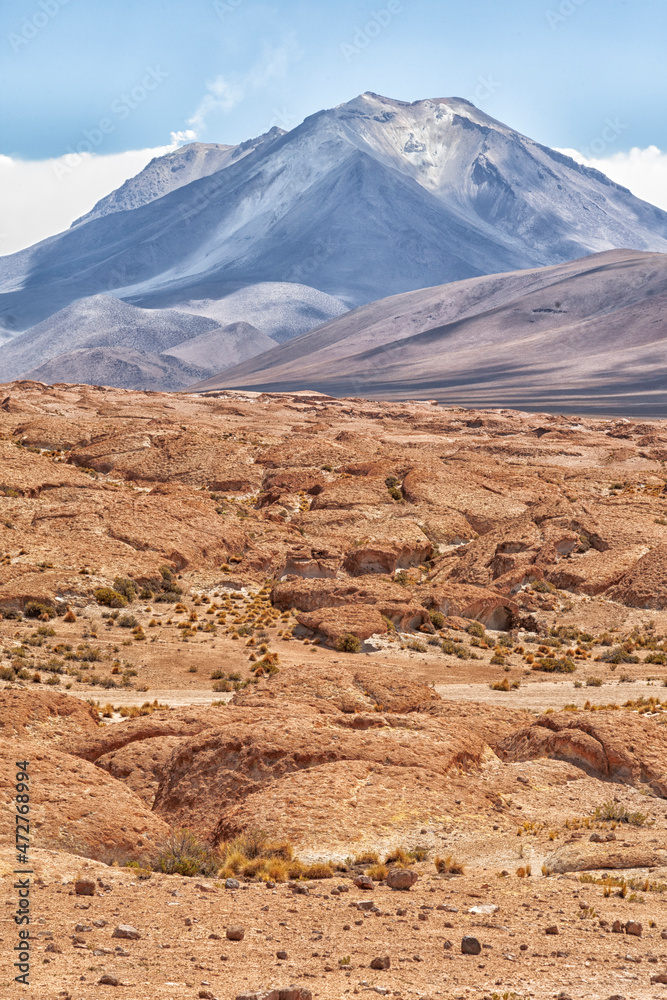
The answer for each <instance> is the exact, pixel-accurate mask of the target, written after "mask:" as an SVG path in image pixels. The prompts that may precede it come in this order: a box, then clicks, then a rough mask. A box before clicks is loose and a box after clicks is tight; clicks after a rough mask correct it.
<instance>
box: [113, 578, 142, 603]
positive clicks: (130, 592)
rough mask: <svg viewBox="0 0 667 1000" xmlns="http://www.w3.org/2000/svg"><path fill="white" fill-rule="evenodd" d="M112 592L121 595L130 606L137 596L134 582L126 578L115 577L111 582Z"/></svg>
mask: <svg viewBox="0 0 667 1000" xmlns="http://www.w3.org/2000/svg"><path fill="white" fill-rule="evenodd" d="M113 586H114V590H115V591H116V592H117V593H119V594H122V595H123V597H124V598H125V600H126V601H127V602H128V604H131V603H132V601H133V600H134V598H135V597H136V596H137V588H136V586H135V584H134V582H133V581H132V580H130V579H128V577H126V576H117V577H116V579H115V580H114V582H113Z"/></svg>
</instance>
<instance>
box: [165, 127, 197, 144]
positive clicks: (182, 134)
mask: <svg viewBox="0 0 667 1000" xmlns="http://www.w3.org/2000/svg"><path fill="white" fill-rule="evenodd" d="M169 134H170V136H171V144H172V146H174V147H175V146H181V145H183V143H184V142H194V141H195V139H196V138H197V133H196V132H194V131H193V130H192V129H191V128H186V129H183V130H181V131H179V132H170V133H169Z"/></svg>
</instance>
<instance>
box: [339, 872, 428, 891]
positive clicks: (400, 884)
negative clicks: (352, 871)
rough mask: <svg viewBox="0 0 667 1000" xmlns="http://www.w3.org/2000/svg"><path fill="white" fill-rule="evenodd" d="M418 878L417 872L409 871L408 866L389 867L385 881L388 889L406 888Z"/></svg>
mask: <svg viewBox="0 0 667 1000" xmlns="http://www.w3.org/2000/svg"><path fill="white" fill-rule="evenodd" d="M418 878H419V875H418V874H417V872H413V871H410V869H409V868H390V869H389V874H388V875H387V879H386V882H387V885H388V886H389V888H390V889H402V890H407V889H409V888H410V887H411V886H413V885H414V884H415V882H416V881H417V880H418ZM355 883H356V879H355Z"/></svg>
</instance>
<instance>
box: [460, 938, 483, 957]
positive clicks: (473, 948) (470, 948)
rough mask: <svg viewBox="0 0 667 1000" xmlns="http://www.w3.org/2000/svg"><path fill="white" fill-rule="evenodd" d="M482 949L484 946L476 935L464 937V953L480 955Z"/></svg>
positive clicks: (462, 946)
mask: <svg viewBox="0 0 667 1000" xmlns="http://www.w3.org/2000/svg"><path fill="white" fill-rule="evenodd" d="M481 950H482V946H481V944H480V943H479V941H478V940H477V938H475V937H464V938H463V940H462V941H461V954H462V955H479V954H480V952H481Z"/></svg>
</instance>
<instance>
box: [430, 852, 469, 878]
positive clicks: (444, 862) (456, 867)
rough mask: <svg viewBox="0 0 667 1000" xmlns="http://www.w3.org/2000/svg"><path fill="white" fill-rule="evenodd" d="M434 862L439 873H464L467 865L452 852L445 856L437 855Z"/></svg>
mask: <svg viewBox="0 0 667 1000" xmlns="http://www.w3.org/2000/svg"><path fill="white" fill-rule="evenodd" d="M433 863H434V865H435V869H436V871H437V872H438V874H439V875H463V873H464V871H465V865H464V864H462V863H461V862H460V861H457V860H456V859H455V858H454V857H453V855H451V854H448V855H447V856H446V857H444V858H439V857H436V858H435V859H434V862H433Z"/></svg>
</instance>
